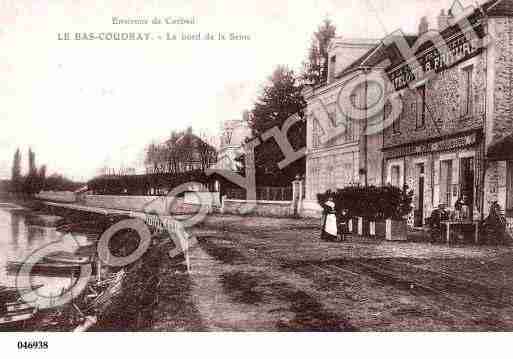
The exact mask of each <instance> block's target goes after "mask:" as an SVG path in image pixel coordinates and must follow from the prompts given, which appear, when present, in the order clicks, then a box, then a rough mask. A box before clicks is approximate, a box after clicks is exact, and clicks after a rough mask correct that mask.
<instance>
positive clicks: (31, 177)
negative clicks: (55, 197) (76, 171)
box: [2, 148, 84, 196]
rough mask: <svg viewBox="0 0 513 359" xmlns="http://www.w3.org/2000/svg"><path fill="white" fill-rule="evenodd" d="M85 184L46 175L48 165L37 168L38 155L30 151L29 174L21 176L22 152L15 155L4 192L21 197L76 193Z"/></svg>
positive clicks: (59, 176)
mask: <svg viewBox="0 0 513 359" xmlns="http://www.w3.org/2000/svg"><path fill="white" fill-rule="evenodd" d="M82 186H84V183H81V182H74V181H72V180H70V179H68V178H66V177H64V176H63V175H61V174H58V173H55V174H52V175H51V176H48V177H47V175H46V165H42V166H41V167H39V168H38V167H37V166H36V154H35V153H34V152H33V151H32V149H30V148H29V150H28V173H27V174H26V175H22V174H21V151H20V149H17V150H16V152H15V153H14V159H13V165H12V175H11V180H10V181H4V182H3V186H2V187H3V190H4V191H6V192H9V193H12V194H14V195H19V196H33V195H34V194H36V193H39V192H40V191H75V190H77V189H78V188H80V187H82Z"/></svg>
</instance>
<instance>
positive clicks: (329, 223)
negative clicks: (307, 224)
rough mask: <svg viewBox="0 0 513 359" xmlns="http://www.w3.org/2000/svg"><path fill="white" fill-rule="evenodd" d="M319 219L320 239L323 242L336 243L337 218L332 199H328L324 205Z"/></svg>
mask: <svg viewBox="0 0 513 359" xmlns="http://www.w3.org/2000/svg"><path fill="white" fill-rule="evenodd" d="M322 207H323V212H322V219H321V226H322V229H321V239H322V240H325V241H336V240H337V235H338V226H337V216H336V212H335V202H333V198H331V197H330V198H328V200H327V201H326V202H325V203H324V205H323V206H322Z"/></svg>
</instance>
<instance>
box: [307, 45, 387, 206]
mask: <svg viewBox="0 0 513 359" xmlns="http://www.w3.org/2000/svg"><path fill="white" fill-rule="evenodd" d="M377 43H378V41H377V40H371V39H342V38H336V39H334V40H333V41H332V42H331V44H330V47H329V49H328V52H329V65H328V82H327V83H326V84H323V85H322V86H317V87H315V88H312V87H310V88H307V89H306V90H305V91H304V97H305V100H306V102H307V110H306V120H307V151H306V176H305V180H306V186H305V200H304V203H303V209H302V212H303V214H304V215H319V213H320V206H319V205H318V203H317V194H319V193H323V192H325V191H326V190H336V189H337V188H342V187H345V186H347V185H350V184H353V183H368V184H380V183H381V163H382V161H381V152H380V149H381V147H382V143H381V142H382V137H381V136H366V134H365V123H362V121H360V120H358V119H355V118H354V117H356V116H355V114H354V113H352V111H351V110H352V109H354V108H362V107H364V105H365V103H366V102H368V101H372V100H371V99H370V97H373V96H374V94H373V93H372V89H371V88H369V87H365V86H359V87H357V88H356V89H355V91H353V92H352V93H351V94H350V95H349V97H350V98H349V101H351V104H353V105H354V108H352V109H351V108H350V109H346V108H343V106H340V96H343V95H344V94H343V90H344V88H345V86H346V85H347V83H348V82H353V81H358V79H360V78H364V77H365V76H366V74H365V71H364V69H363V68H362V67H361V66H355V61H357V60H359V59H361V60H363V59H364V58H365V55H366V54H369V53H370V52H371V51H372V50H373V49H374V48H375V47H376V44H377ZM333 128H336V129H337V131H339V132H338V133H337V135H336V136H333V137H331V136H329V135H330V132H331V131H330V130H331V129H333ZM371 162H372V165H367V164H369V163H371Z"/></svg>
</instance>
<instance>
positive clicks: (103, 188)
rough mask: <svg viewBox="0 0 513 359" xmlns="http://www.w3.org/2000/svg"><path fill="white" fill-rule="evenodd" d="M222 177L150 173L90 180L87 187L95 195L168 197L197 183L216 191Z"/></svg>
mask: <svg viewBox="0 0 513 359" xmlns="http://www.w3.org/2000/svg"><path fill="white" fill-rule="evenodd" d="M216 179H219V180H220V182H227V181H223V179H222V178H220V176H216V175H213V176H207V175H206V174H205V172H204V171H202V170H193V171H189V172H183V173H149V174H144V175H128V176H101V177H96V178H94V179H92V180H90V181H89V182H88V183H87V187H88V189H89V190H90V191H92V192H93V193H94V194H110V195H116V194H125V195H166V194H167V193H168V192H169V191H171V190H173V189H174V188H177V187H178V186H180V185H181V184H184V183H188V182H197V183H201V184H203V185H204V186H205V187H206V188H207V189H209V190H213V189H214V182H215V180H216Z"/></svg>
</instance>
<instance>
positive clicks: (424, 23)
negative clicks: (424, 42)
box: [419, 16, 429, 36]
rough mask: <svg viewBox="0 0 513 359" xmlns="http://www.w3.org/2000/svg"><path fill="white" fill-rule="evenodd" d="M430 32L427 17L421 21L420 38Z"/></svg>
mask: <svg viewBox="0 0 513 359" xmlns="http://www.w3.org/2000/svg"><path fill="white" fill-rule="evenodd" d="M428 30H429V23H428V21H427V17H425V16H423V17H422V18H421V19H420V24H419V36H420V35H422V34H424V33H426V32H428Z"/></svg>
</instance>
